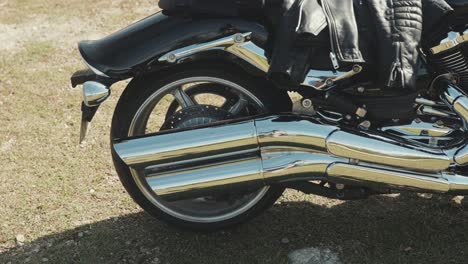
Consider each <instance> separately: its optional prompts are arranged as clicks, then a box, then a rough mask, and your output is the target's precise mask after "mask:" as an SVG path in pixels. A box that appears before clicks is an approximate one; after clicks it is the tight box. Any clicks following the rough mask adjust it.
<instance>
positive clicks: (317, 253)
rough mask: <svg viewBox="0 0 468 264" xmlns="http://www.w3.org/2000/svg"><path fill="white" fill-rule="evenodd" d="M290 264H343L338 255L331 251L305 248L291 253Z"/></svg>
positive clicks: (289, 256)
mask: <svg viewBox="0 0 468 264" xmlns="http://www.w3.org/2000/svg"><path fill="white" fill-rule="evenodd" d="M288 258H289V264H342V262H341V261H340V258H339V257H338V254H337V253H335V252H333V251H331V250H330V249H327V248H325V249H320V248H314V247H310V248H303V249H299V250H296V251H293V252H291V253H289V255H288Z"/></svg>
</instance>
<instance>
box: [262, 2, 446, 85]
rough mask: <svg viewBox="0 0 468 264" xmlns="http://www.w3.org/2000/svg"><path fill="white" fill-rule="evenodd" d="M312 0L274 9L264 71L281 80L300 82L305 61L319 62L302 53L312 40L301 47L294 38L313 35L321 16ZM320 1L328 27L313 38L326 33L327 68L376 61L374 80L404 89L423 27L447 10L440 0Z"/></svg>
mask: <svg viewBox="0 0 468 264" xmlns="http://www.w3.org/2000/svg"><path fill="white" fill-rule="evenodd" d="M317 6H318V2H317V0H284V4H283V7H282V10H280V12H281V14H283V15H284V16H281V14H276V16H278V17H281V18H280V19H279V20H280V21H279V22H278V21H276V24H277V26H276V29H275V31H274V32H275V33H274V35H273V36H272V37H271V41H272V42H273V43H274V44H273V45H272V47H273V48H272V49H273V51H272V52H271V57H270V60H271V67H270V77H271V78H272V79H273V80H275V81H277V82H280V83H281V85H285V84H287V83H288V82H289V83H291V84H293V85H297V84H300V82H301V81H302V80H303V79H304V77H305V74H306V70H307V69H308V68H309V67H311V66H312V67H314V68H317V65H314V64H316V63H318V64H321V65H324V63H323V62H317V60H315V58H309V60H306V59H304V57H308V56H310V54H311V53H313V52H311V49H314V47H313V46H310V47H306V48H304V47H303V48H302V49H301V48H295V47H297V45H295V44H294V43H295V42H297V41H298V40H301V38H300V37H299V35H301V34H306V35H307V34H309V35H317V31H316V30H312V29H317V26H316V25H317V24H320V23H321V21H322V19H321V16H320V15H317ZM321 6H322V9H321V10H322V11H323V14H324V16H325V17H326V23H327V25H328V32H322V33H320V34H318V35H317V36H316V38H317V39H319V38H320V37H322V38H323V36H329V37H330V44H331V45H330V50H331V53H330V58H329V60H330V61H331V67H332V68H335V69H337V68H339V67H340V68H342V67H343V66H344V67H345V68H346V66H347V65H348V66H349V65H350V64H355V63H360V64H371V65H373V64H376V66H377V68H378V69H379V70H378V72H377V76H378V77H377V81H378V84H380V85H381V86H383V87H389V88H410V89H412V88H415V87H414V86H415V74H414V73H415V71H416V67H417V65H418V60H419V55H418V46H419V45H420V43H421V38H422V32H423V30H428V31H429V30H431V29H432V28H433V27H434V25H437V24H438V23H439V22H440V21H441V19H443V18H444V16H445V15H446V14H447V13H449V12H450V11H452V8H451V7H450V6H449V5H448V4H447V3H446V2H445V1H443V0H355V1H353V0H322V1H321ZM314 12H315V13H314ZM423 14H424V15H423ZM298 17H301V19H299V20H300V21H301V22H299V23H298V22H297V21H298V19H297V18H298ZM423 17H425V18H427V19H423ZM272 20H273V21H274V20H275V18H272ZM359 20H361V21H359ZM363 21H364V22H363ZM369 24H370V25H373V26H369ZM296 25H297V27H296ZM375 51H378V52H375ZM322 59H323V58H322ZM311 64H312V65H311ZM329 67H330V66H329Z"/></svg>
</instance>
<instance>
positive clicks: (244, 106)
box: [71, 0, 468, 231]
mask: <svg viewBox="0 0 468 264" xmlns="http://www.w3.org/2000/svg"><path fill="white" fill-rule="evenodd" d="M447 2H449V3H450V4H451V5H452V6H453V7H454V9H455V12H456V13H457V15H458V17H460V18H461V21H462V23H455V22H454V24H453V25H451V30H452V32H446V34H445V35H446V36H447V37H446V38H445V39H443V40H442V41H440V44H437V45H434V46H432V47H428V48H422V49H421V51H420V56H421V57H422V58H423V61H424V64H423V65H421V67H420V70H419V72H418V87H420V89H419V90H418V93H416V94H415V93H414V92H412V93H410V92H408V91H388V90H384V89H380V88H378V87H374V86H373V85H372V83H371V82H369V78H368V77H369V76H368V75H366V73H365V71H366V69H365V68H363V67H362V66H360V65H353V66H352V67H351V68H350V69H330V70H323V69H321V70H318V69H310V71H309V72H308V74H307V76H306V78H305V80H304V81H303V83H302V84H301V85H298V86H297V87H294V88H290V87H289V88H288V89H282V88H281V87H278V86H277V85H275V84H273V83H272V82H271V81H270V80H269V79H268V78H267V77H266V76H267V75H266V73H267V72H268V69H269V61H268V59H267V57H266V55H265V49H266V47H265V45H266V44H265V43H266V41H267V38H268V31H267V29H266V28H265V26H264V25H261V24H259V23H257V22H255V21H248V20H243V19H237V18H206V19H203V18H197V19H195V18H180V17H171V16H166V15H164V14H163V13H156V14H154V15H152V16H150V17H148V18H145V19H143V20H141V21H139V22H136V23H135V24H133V25H130V26H129V27H127V28H125V29H123V30H121V31H118V32H116V33H114V34H112V35H110V36H108V37H105V38H103V39H100V40H96V41H83V42H81V43H80V44H79V50H80V53H81V55H82V57H83V59H84V61H85V62H86V64H87V66H88V68H87V69H85V70H82V71H79V72H76V73H75V74H74V75H73V76H72V78H71V81H72V85H73V86H74V87H76V86H78V85H82V86H83V95H84V96H83V97H84V100H83V104H82V128H81V140H83V139H84V137H85V135H86V133H87V131H88V125H89V123H90V122H91V120H92V119H93V117H94V115H95V113H96V111H97V110H98V108H99V106H100V105H101V104H102V103H103V102H104V101H105V100H106V99H107V98H108V97H109V95H110V92H111V86H112V85H113V84H114V83H116V82H118V81H121V80H124V79H128V78H132V80H131V82H130V83H129V85H128V86H127V87H126V89H125V90H124V92H123V94H122V95H121V97H120V99H119V102H118V104H117V106H116V109H115V112H114V116H113V119H112V125H111V133H110V138H111V151H112V159H113V161H114V165H115V168H116V171H117V173H118V175H119V177H120V180H121V182H122V183H123V185H124V187H125V188H126V190H127V191H128V193H129V194H130V195H131V196H132V198H133V199H134V200H135V202H136V203H138V204H139V205H140V206H141V207H142V208H143V209H145V210H146V211H147V212H149V213H150V214H152V215H154V216H155V217H157V218H158V219H161V220H163V221H165V222H167V223H170V224H172V225H175V226H178V227H181V228H187V229H192V230H205V231H206V230H217V229H222V228H227V227H231V226H234V225H237V224H240V223H243V222H246V221H248V220H250V219H252V218H253V217H255V216H256V215H258V214H259V213H260V212H262V211H264V210H266V209H267V208H268V207H270V206H271V205H273V204H274V203H275V201H276V200H277V199H278V198H279V197H280V196H281V195H282V193H283V191H284V190H285V189H286V188H291V189H295V190H299V191H302V192H304V193H306V194H314V195H320V196H324V197H328V198H332V199H342V200H353V199H365V198H367V197H369V196H371V195H380V194H389V193H395V192H403V191H413V192H428V193H443V194H453V195H464V194H468V170H467V169H466V166H467V165H468V145H467V141H466V133H467V131H468V130H467V129H468V127H467V122H468V95H467V92H468V30H467V26H466V25H467V24H466V17H467V16H468V2H466V1H455V0H451V1H447ZM454 21H460V20H454ZM288 90H289V91H294V92H297V93H298V94H300V96H301V97H302V98H301V99H299V100H298V101H297V102H296V104H295V107H294V108H293V103H292V101H291V98H290V96H289V95H288ZM349 113H352V114H349Z"/></svg>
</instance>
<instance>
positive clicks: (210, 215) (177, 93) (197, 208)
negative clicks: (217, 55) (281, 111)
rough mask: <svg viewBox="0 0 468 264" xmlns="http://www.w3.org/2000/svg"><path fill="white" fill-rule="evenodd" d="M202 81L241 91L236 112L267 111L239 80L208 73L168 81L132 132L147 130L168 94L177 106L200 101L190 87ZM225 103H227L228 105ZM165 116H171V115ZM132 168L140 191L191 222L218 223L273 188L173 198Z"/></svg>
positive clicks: (138, 117) (230, 107)
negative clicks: (168, 198) (230, 194)
mask: <svg viewBox="0 0 468 264" xmlns="http://www.w3.org/2000/svg"><path fill="white" fill-rule="evenodd" d="M200 83H202V84H203V83H207V84H215V85H219V87H220V88H221V89H224V92H226V91H229V92H231V93H232V94H233V95H237V96H238V100H237V101H236V102H235V103H233V104H232V105H229V104H228V105H227V106H226V108H227V109H228V110H229V112H230V113H232V114H233V116H236V115H239V114H242V112H243V111H248V110H249V108H251V110H252V111H254V113H255V114H261V113H265V112H266V108H265V106H264V104H263V103H262V102H261V101H260V100H259V99H258V98H257V97H256V96H255V95H253V94H252V93H251V92H249V91H248V90H247V89H245V88H243V87H242V86H240V85H238V84H236V83H233V82H230V81H228V80H225V79H221V78H216V77H208V76H200V77H191V78H184V79H181V80H177V81H175V82H172V83H169V84H167V85H165V86H164V87H162V88H160V89H158V90H157V91H156V92H154V93H153V94H152V95H151V96H149V97H148V98H147V100H146V101H145V102H144V103H143V104H142V105H141V106H140V108H139V109H138V111H137V112H136V114H135V116H134V117H133V119H132V122H131V124H130V128H129V132H128V136H137V135H142V134H145V133H146V129H147V125H148V120H149V118H150V115H151V113H152V112H153V110H154V108H155V107H156V106H157V105H158V103H159V102H160V101H161V100H162V99H163V98H164V97H165V96H167V95H171V96H172V97H173V102H172V103H171V105H170V106H173V105H174V102H176V103H177V104H178V105H179V108H184V107H189V106H192V105H193V104H198V102H197V99H196V98H195V96H193V97H192V96H190V95H189V94H188V93H187V92H186V91H187V90H189V89H190V87H193V86H195V85H197V84H200ZM190 84H193V85H192V86H189V87H188V88H184V86H187V85H190ZM220 91H221V90H220ZM215 93H216V92H213V94H215ZM218 95H219V94H218ZM225 99H226V101H225V104H227V103H228V98H225ZM222 107H224V105H223V106H222ZM169 108H171V107H169ZM172 108H174V107H172ZM165 116H166V118H167V115H165ZM130 171H131V174H132V177H133V179H134V181H135V183H136V185H137V186H138V188H139V189H140V191H141V192H142V193H143V194H144V196H145V197H146V198H147V199H148V200H149V201H150V202H151V203H152V204H153V205H155V206H156V207H158V208H159V209H160V210H162V211H163V212H165V213H167V214H169V215H171V216H173V217H175V218H178V219H181V220H184V221H190V222H198V223H214V222H221V221H224V220H228V219H232V218H234V217H236V216H239V215H241V214H243V213H245V212H246V211H248V210H249V209H251V208H252V207H253V206H255V205H256V204H257V203H258V202H259V201H260V200H261V199H262V198H263V197H264V196H265V195H266V193H267V191H268V190H269V187H268V186H266V187H264V188H262V189H260V190H258V191H256V192H253V193H250V194H245V195H240V196H238V197H237V198H235V199H234V200H226V201H216V200H214V201H213V199H210V197H200V198H196V199H189V200H184V201H177V202H169V201H165V200H164V199H162V198H161V197H158V196H157V195H156V194H155V192H154V191H153V190H152V189H151V188H150V187H149V184H148V182H147V180H146V177H145V176H144V174H143V173H141V172H139V171H137V170H135V169H131V168H130Z"/></svg>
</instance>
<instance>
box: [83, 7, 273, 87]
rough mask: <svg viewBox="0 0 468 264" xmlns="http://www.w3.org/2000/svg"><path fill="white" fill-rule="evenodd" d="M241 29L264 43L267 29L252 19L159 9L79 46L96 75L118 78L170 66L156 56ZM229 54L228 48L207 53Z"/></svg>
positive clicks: (216, 54)
mask: <svg viewBox="0 0 468 264" xmlns="http://www.w3.org/2000/svg"><path fill="white" fill-rule="evenodd" d="M245 32H251V33H252V34H251V35H250V41H251V42H253V43H255V45H257V46H258V47H262V48H263V47H264V46H265V43H266V40H267V37H268V33H267V31H266V29H265V28H264V27H263V26H262V25H260V24H259V23H256V22H252V21H247V20H241V19H216V18H213V19H198V18H182V17H168V16H165V15H164V14H162V13H161V12H160V13H156V14H154V15H152V16H149V17H147V18H145V19H143V20H141V21H139V22H136V23H134V24H132V25H130V26H128V27H127V28H125V29H122V30H120V31H118V32H116V33H113V34H111V35H109V36H107V37H105V38H103V39H100V40H95V41H82V42H80V44H79V50H80V53H81V55H82V57H83V59H84V60H85V61H86V63H87V64H88V66H90V68H91V69H93V71H94V72H95V73H97V75H100V76H104V77H108V78H111V79H114V80H122V79H126V78H130V77H134V76H137V75H139V74H142V73H146V72H149V71H155V70H157V69H160V68H164V67H170V65H169V64H170V63H167V62H160V61H158V59H159V58H160V57H161V56H163V55H164V54H167V53H168V52H171V51H173V50H176V49H180V48H183V47H186V46H189V45H193V44H197V43H206V42H209V41H213V40H216V39H219V38H223V37H226V36H230V35H233V34H236V33H245ZM230 55H231V54H229V53H228V52H214V53H212V54H210V56H230ZM197 56H200V54H197ZM231 56H232V55H231Z"/></svg>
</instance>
